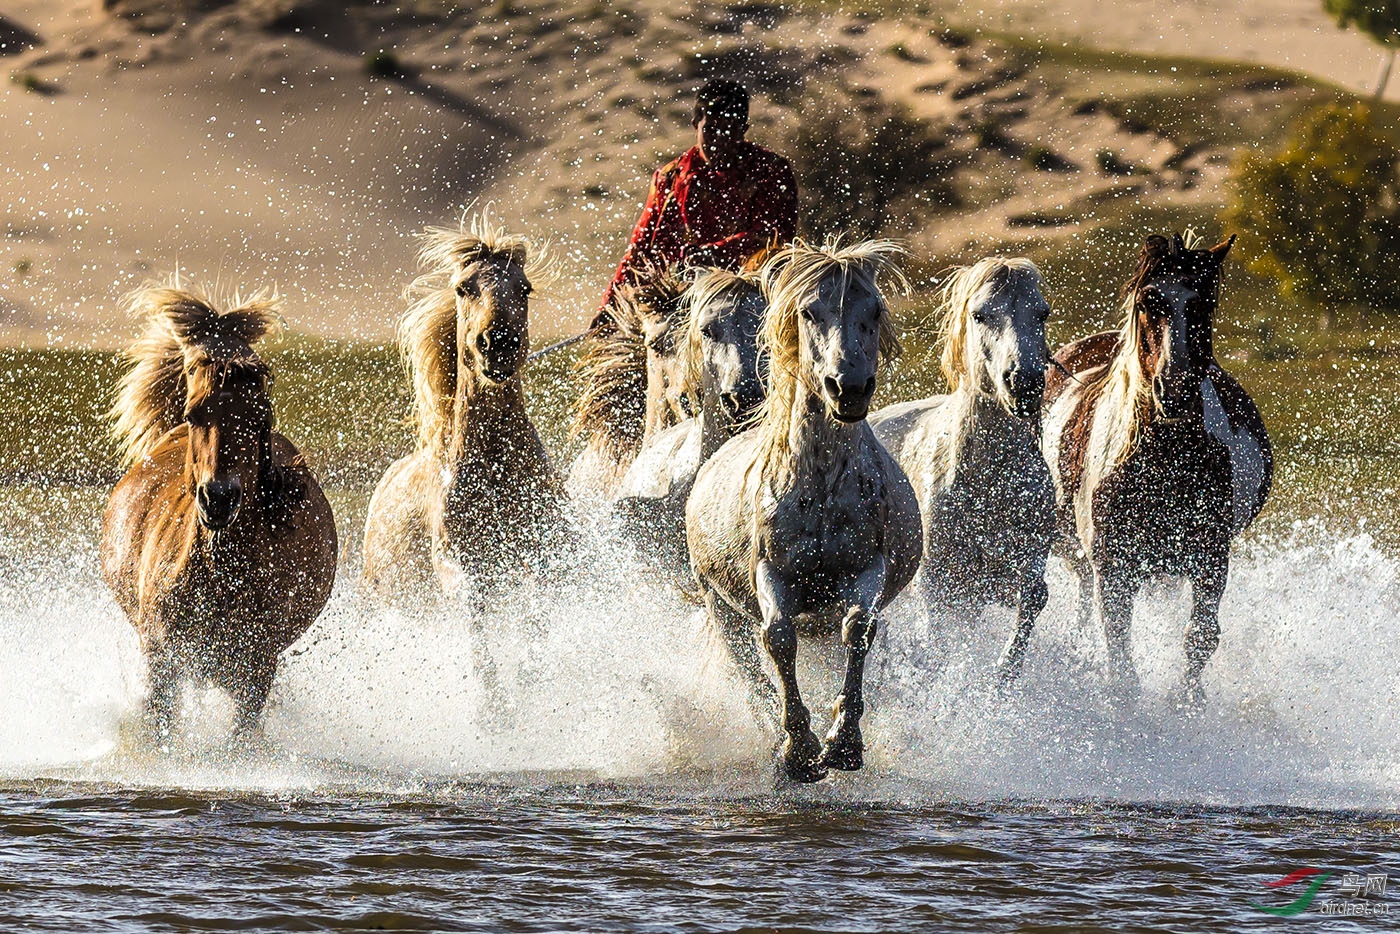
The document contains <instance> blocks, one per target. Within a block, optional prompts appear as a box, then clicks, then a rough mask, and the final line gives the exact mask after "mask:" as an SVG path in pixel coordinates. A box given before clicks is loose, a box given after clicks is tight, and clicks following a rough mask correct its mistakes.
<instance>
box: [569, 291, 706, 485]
mask: <svg viewBox="0 0 1400 934" xmlns="http://www.w3.org/2000/svg"><path fill="white" fill-rule="evenodd" d="M686 286H687V283H686V282H685V281H683V280H681V279H680V278H679V277H678V276H677V274H676V271H675V270H674V269H670V268H665V269H658V270H652V271H650V273H649V274H648V275H647V276H646V277H645V278H644V279H642V280H641V281H640V282H638V283H636V284H633V285H627V286H624V287H622V288H620V289H618V291H617V292H616V293H615V296H614V300H613V302H612V304H611V305H609V306H608V308H607V311H606V314H605V317H604V318H603V320H602V322H601V324H599V325H598V326H597V327H596V328H595V329H594V330H593V331H592V332H590V333H589V335H588V339H587V341H586V343H585V349H584V352H583V355H582V356H581V357H580V358H579V361H578V365H577V370H578V373H579V376H580V377H581V379H582V381H583V390H582V392H581V393H580V394H579V400H578V405H577V407H576V408H575V410H574V421H573V426H572V433H573V435H574V437H576V438H581V439H583V441H584V450H583V453H582V454H580V455H579V457H578V459H577V460H575V461H574V464H573V466H572V467H571V468H570V469H569V480H568V487H569V492H570V493H571V494H572V495H573V496H574V498H575V499H577V500H580V501H590V500H591V501H594V502H608V501H611V500H612V499H613V498H614V497H615V496H616V494H617V489H618V486H619V485H620V483H621V482H622V477H623V475H624V474H626V472H627V468H628V467H629V466H630V465H631V463H632V461H633V459H634V458H636V456H637V452H639V451H640V450H641V449H642V447H643V446H645V445H646V444H647V443H648V442H649V441H651V439H652V438H654V437H655V436H656V435H657V434H658V433H660V432H662V431H664V430H665V429H667V428H669V427H671V426H672V425H674V424H676V423H677V422H679V421H681V420H682V419H683V418H684V417H685V416H686V412H685V390H684V374H683V372H682V364H681V360H680V353H679V351H680V343H681V342H680V340H679V338H680V336H681V334H682V331H683V329H684V326H685V317H686V313H685V309H683V308H682V307H681V296H682V295H683V293H684V292H685V289H686Z"/></svg>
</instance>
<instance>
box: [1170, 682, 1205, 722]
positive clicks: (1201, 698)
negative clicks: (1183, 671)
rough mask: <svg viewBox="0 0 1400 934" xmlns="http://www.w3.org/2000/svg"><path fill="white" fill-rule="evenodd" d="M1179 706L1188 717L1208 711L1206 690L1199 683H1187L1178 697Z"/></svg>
mask: <svg viewBox="0 0 1400 934" xmlns="http://www.w3.org/2000/svg"><path fill="white" fill-rule="evenodd" d="M1177 706H1178V707H1180V708H1181V709H1182V710H1183V711H1185V712H1186V715H1187V716H1196V715H1197V714H1200V713H1203V712H1204V711H1205V709H1206V689H1205V688H1204V687H1202V686H1201V682H1199V681H1187V682H1186V683H1185V684H1183V685H1182V686H1181V691H1180V693H1179V694H1178V695H1177Z"/></svg>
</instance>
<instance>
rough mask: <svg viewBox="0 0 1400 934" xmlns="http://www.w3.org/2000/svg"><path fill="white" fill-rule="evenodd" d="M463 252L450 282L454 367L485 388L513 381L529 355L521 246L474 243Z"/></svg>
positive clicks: (527, 300) (529, 288)
mask: <svg viewBox="0 0 1400 934" xmlns="http://www.w3.org/2000/svg"><path fill="white" fill-rule="evenodd" d="M463 246H464V249H463V250H462V251H461V255H460V259H459V260H458V262H457V264H456V266H455V268H454V269H453V272H452V275H451V277H450V284H451V288H452V292H453V294H454V295H455V296H456V308H457V354H458V366H459V367H460V368H461V370H463V371H470V372H472V373H474V374H476V376H477V377H478V378H479V380H481V381H484V382H485V383H487V384H493V383H503V382H505V381H506V380H509V379H511V378H513V377H514V376H515V375H516V373H517V372H519V370H520V367H521V366H522V365H524V363H525V358H526V356H527V355H528V354H529V352H530V293H531V292H532V291H533V290H534V288H533V286H532V285H531V284H530V279H529V277H527V276H526V274H525V261H526V250H525V247H524V246H523V245H521V244H514V243H511V244H507V245H505V246H503V247H499V248H496V247H494V246H493V245H492V244H490V243H488V242H486V241H484V240H478V241H477V243H476V244H475V245H474V246H473V247H471V248H470V249H468V248H466V245H465V244H464V245H463Z"/></svg>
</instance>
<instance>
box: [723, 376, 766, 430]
mask: <svg viewBox="0 0 1400 934" xmlns="http://www.w3.org/2000/svg"><path fill="white" fill-rule="evenodd" d="M762 403H763V387H762V386H760V385H758V384H754V385H752V386H737V387H735V388H734V389H733V390H732V391H728V392H722V393H720V396H719V404H720V405H722V406H723V407H724V413H725V414H726V415H728V416H729V418H730V419H731V420H732V421H734V422H735V423H739V422H743V421H746V420H748V418H749V417H750V416H752V415H753V413H754V412H755V411H757V409H758V407H759V406H760V405H761V404H762Z"/></svg>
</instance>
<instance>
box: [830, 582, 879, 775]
mask: <svg viewBox="0 0 1400 934" xmlns="http://www.w3.org/2000/svg"><path fill="white" fill-rule="evenodd" d="M885 571H886V564H885V559H884V557H883V556H877V557H876V560H875V564H874V566H873V567H871V568H870V569H868V570H867V571H865V572H864V573H863V574H861V575H860V577H859V578H858V579H857V580H856V593H855V595H854V599H853V600H852V606H851V608H850V609H849V610H847V611H846V618H845V619H843V620H842V621H841V641H842V642H843V643H845V645H846V680H845V682H844V683H843V684H842V685H841V694H840V695H839V696H838V697H837V698H836V703H835V705H834V706H833V707H832V714H833V715H834V716H835V719H834V720H833V721H832V724H831V730H830V732H828V733H827V734H826V742H825V743H823V745H822V758H821V764H822V765H824V766H826V767H827V768H829V769H840V770H842V771H843V772H854V771H856V770H857V769H859V768H860V767H861V766H862V765H864V764H865V743H864V741H863V740H862V738H861V735H860V718H861V715H862V714H864V713H865V683H864V682H865V656H866V655H867V654H868V653H869V652H870V645H871V643H872V642H874V641H875V630H876V629H877V627H878V622H877V620H876V617H875V606H876V605H877V604H878V603H879V601H880V594H881V593H883V592H884V589H885Z"/></svg>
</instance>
